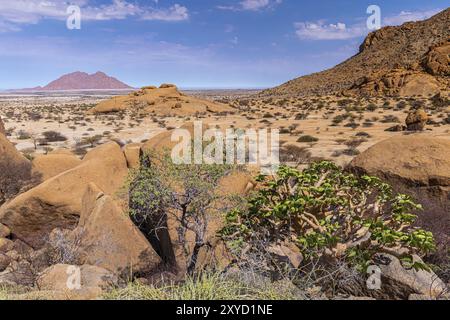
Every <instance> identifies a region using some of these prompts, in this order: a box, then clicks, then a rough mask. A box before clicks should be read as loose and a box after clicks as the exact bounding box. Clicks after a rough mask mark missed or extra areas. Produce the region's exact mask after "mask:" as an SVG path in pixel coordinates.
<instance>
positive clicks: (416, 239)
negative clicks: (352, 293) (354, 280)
mask: <svg viewBox="0 0 450 320" xmlns="http://www.w3.org/2000/svg"><path fill="white" fill-rule="evenodd" d="M258 181H259V182H260V184H261V185H260V188H259V189H258V191H257V192H256V193H255V194H254V195H253V196H252V197H251V199H250V200H249V201H248V205H247V206H246V207H245V208H238V209H235V210H233V211H230V212H229V213H228V214H227V217H226V226H225V228H223V230H222V231H221V235H222V237H223V238H224V239H225V240H226V241H227V243H228V244H229V246H230V248H233V249H234V250H235V251H236V253H237V254H240V255H241V256H242V253H243V252H245V253H249V252H252V251H254V250H261V251H264V250H265V249H266V248H267V247H268V246H270V245H272V244H277V243H283V242H291V241H293V242H294V243H295V244H296V245H297V247H298V248H299V249H300V251H301V253H302V255H303V256H304V259H305V260H304V263H305V262H307V261H308V260H310V259H312V258H317V257H321V258H324V259H326V260H328V261H342V260H344V261H345V262H347V263H349V264H350V265H352V266H355V267H357V268H358V269H359V270H360V271H361V272H363V271H365V270H366V268H367V267H368V266H369V265H372V264H376V263H375V262H374V260H373V258H374V256H375V254H376V253H383V252H384V253H390V254H394V255H396V256H398V257H399V258H400V259H401V260H402V261H403V262H404V263H405V264H407V263H410V262H411V261H412V259H411V257H412V254H419V255H421V254H425V253H428V252H430V251H432V250H434V249H435V245H434V239H433V235H432V234H431V233H430V232H427V231H425V230H422V229H419V228H415V227H412V223H413V222H414V221H415V219H416V216H415V215H414V214H412V213H411V212H413V211H414V210H418V209H421V206H420V205H418V204H416V203H415V202H414V201H413V200H412V199H411V198H410V197H409V196H407V195H404V194H394V193H393V192H392V189H391V187H390V186H389V185H388V184H386V183H383V182H382V181H381V180H380V179H378V178H375V177H370V176H362V177H357V176H354V175H352V174H349V173H346V172H343V171H342V170H341V169H340V168H339V167H337V166H336V165H334V164H333V163H331V162H327V161H324V162H320V163H314V164H312V165H311V166H310V167H309V168H308V169H305V170H304V171H302V172H300V171H298V170H296V169H293V168H289V167H286V166H283V167H280V169H279V171H278V173H277V175H276V176H275V177H264V176H260V177H258ZM414 267H417V268H420V267H426V266H420V265H415V266H414Z"/></svg>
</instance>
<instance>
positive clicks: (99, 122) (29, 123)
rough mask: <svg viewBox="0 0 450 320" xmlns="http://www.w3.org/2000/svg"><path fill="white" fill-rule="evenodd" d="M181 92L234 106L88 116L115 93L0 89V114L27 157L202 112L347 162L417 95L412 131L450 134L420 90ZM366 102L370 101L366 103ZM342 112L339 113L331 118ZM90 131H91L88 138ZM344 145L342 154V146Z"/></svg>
mask: <svg viewBox="0 0 450 320" xmlns="http://www.w3.org/2000/svg"><path fill="white" fill-rule="evenodd" d="M185 93H187V94H192V95H195V96H197V97H202V98H205V99H210V100H217V101H220V102H225V103H228V104H230V105H231V106H233V107H235V108H236V112H235V113H234V114H233V115H227V116H219V115H217V116H215V115H209V116H206V117H205V118H202V119H196V118H194V117H178V118H173V117H167V118H166V117H155V116H153V117H152V116H146V117H139V118H136V117H135V116H132V115H130V114H125V115H117V114H115V115H114V114H112V115H102V116H93V115H89V116H88V115H86V111H87V110H89V109H90V108H92V107H93V106H94V105H95V104H96V103H98V102H100V101H102V100H104V99H108V98H110V97H111V96H112V95H114V94H113V93H109V94H107V93H101V94H95V93H90V94H82V93H78V94H77V93H71V94H67V93H65V94H64V93H61V94H47V95H0V116H1V117H2V118H3V121H4V122H5V126H6V129H7V130H8V131H9V139H10V140H11V141H12V142H13V143H14V144H16V147H17V149H19V150H20V151H22V152H23V153H24V154H26V155H28V156H30V157H32V156H33V155H34V154H36V153H38V154H39V153H45V152H48V151H49V150H51V149H56V148H68V149H72V150H77V149H78V150H77V152H78V153H79V154H80V156H81V155H82V154H83V150H81V149H84V151H85V150H88V149H90V148H91V147H92V146H94V145H97V144H100V143H103V142H107V141H109V140H112V139H118V140H121V141H122V142H123V143H130V142H142V141H145V140H147V139H150V138H151V137H153V136H155V135H156V134H158V133H159V132H162V131H165V130H168V129H171V128H175V127H180V126H181V125H183V124H184V123H186V122H190V121H193V120H202V121H203V122H204V123H206V124H209V125H211V126H219V127H221V128H224V129H225V128H230V127H234V128H235V129H237V128H241V129H246V128H252V129H263V128H276V129H280V130H281V141H282V142H283V145H287V144H289V145H294V146H297V147H298V149H302V150H305V151H308V152H309V153H311V155H312V156H313V157H318V158H324V159H331V160H333V161H335V162H336V163H338V164H340V165H345V164H347V163H348V162H349V161H350V160H351V159H352V158H353V157H354V156H355V155H356V154H357V153H359V152H363V151H364V150H366V149H367V148H369V147H370V146H372V145H374V144H376V143H377V142H379V141H382V140H384V139H387V138H390V137H393V136H395V135H402V134H405V132H387V131H385V129H387V128H389V127H392V126H394V125H396V124H404V121H405V119H406V116H407V113H408V112H409V110H410V109H411V108H413V107H415V106H417V104H418V103H419V104H421V105H423V106H424V107H425V110H426V111H427V112H428V113H429V114H430V116H431V119H432V121H431V124H429V125H428V126H427V129H426V130H425V131H424V132H421V133H415V134H422V135H431V136H436V137H442V138H446V139H450V134H449V132H450V125H449V124H448V123H447V122H445V120H444V119H446V118H448V117H449V115H450V108H449V107H448V106H444V107H439V108H436V107H435V106H433V104H432V102H431V100H430V99H426V98H418V99H387V98H383V99H372V100H370V101H367V100H356V99H352V100H349V101H345V99H346V98H342V97H319V98H309V99H278V100H277V99H266V100H260V99H252V98H248V97H247V95H248V94H253V93H255V91H245V90H236V91H232V90H226V91H220V90H208V91H187V92H185ZM343 100H344V101H343ZM369 104H371V108H368V107H367V106H368V105H369ZM368 109H371V110H372V111H369V110H368ZM342 115H344V118H345V119H344V120H342V121H341V122H339V121H338V120H336V118H339V117H340V116H342ZM352 119H353V120H352ZM333 123H334V124H333ZM46 131H56V132H58V133H60V134H61V135H62V136H64V137H66V138H67V140H66V141H61V142H51V143H48V144H47V145H42V143H41V141H42V137H43V133H44V132H46ZM95 136H97V138H96V139H92V138H93V137H95ZM304 136H310V137H309V138H305V139H304V140H307V141H306V142H301V141H300V142H299V141H298V140H299V138H300V137H304ZM311 137H312V138H311ZM89 139H90V140H89ZM92 140H95V141H94V142H92ZM312 140H317V141H312ZM35 144H36V148H35ZM349 149H350V151H349V152H346V154H345V153H344V154H343V153H342V151H344V150H347V151H348V150H349ZM302 152H303V151H302Z"/></svg>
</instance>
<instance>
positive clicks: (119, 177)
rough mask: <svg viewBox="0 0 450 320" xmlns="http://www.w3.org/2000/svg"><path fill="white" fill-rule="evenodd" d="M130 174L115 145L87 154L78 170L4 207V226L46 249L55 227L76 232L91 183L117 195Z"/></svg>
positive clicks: (0, 219)
mask: <svg viewBox="0 0 450 320" xmlns="http://www.w3.org/2000/svg"><path fill="white" fill-rule="evenodd" d="M127 174H128V169H127V162H126V159H125V156H124V154H123V152H122V150H121V149H120V147H119V145H118V144H117V143H115V142H111V143H107V144H104V145H101V146H99V147H97V148H95V149H93V150H91V151H90V152H88V153H87V154H86V156H85V157H84V159H83V161H82V162H81V163H80V164H79V165H78V166H76V167H74V168H72V169H69V170H67V171H65V172H62V173H60V174H58V175H57V176H54V177H52V178H50V179H48V180H46V181H44V182H43V183H41V184H40V185H38V186H37V187H35V188H33V189H31V190H29V191H27V192H25V193H23V194H21V195H19V196H18V197H16V198H14V199H13V200H12V201H10V202H8V203H6V204H5V205H3V206H2V207H1V208H0V223H2V224H4V225H6V226H8V227H9V229H10V230H11V233H12V234H14V236H15V237H17V238H19V239H21V240H23V241H24V242H26V243H27V244H29V245H31V246H32V247H34V248H37V247H40V246H42V245H43V244H44V243H45V241H46V237H47V236H48V234H49V233H50V232H51V231H52V230H53V229H55V228H65V229H73V228H74V227H75V226H76V225H77V222H78V219H79V216H80V213H81V207H82V204H81V199H82V197H83V194H84V192H85V190H86V186H87V185H88V184H89V183H90V182H95V183H96V184H97V185H98V186H99V187H100V188H101V189H102V190H103V191H104V192H105V193H106V194H108V195H114V194H116V192H117V191H118V190H119V189H120V188H121V187H122V186H123V184H124V182H125V179H126V176H127Z"/></svg>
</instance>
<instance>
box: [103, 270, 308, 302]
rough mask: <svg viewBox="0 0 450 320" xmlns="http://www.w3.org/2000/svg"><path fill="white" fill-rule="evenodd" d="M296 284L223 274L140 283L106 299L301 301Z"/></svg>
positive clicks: (109, 295)
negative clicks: (180, 280) (159, 283)
mask: <svg viewBox="0 0 450 320" xmlns="http://www.w3.org/2000/svg"><path fill="white" fill-rule="evenodd" d="M296 291H297V290H295V288H293V287H292V285H288V284H285V283H284V282H278V283H277V282H275V283H271V282H270V281H268V280H265V279H262V278H259V279H258V280H257V281H246V280H244V279H243V278H240V277H235V276H225V275H221V274H219V273H213V274H202V275H200V276H199V277H197V278H188V279H187V280H186V281H184V282H182V283H179V284H175V283H165V284H162V285H161V286H158V287H156V286H147V285H143V284H141V283H139V282H133V283H130V284H128V286H126V287H125V288H120V289H114V290H112V291H110V292H109V293H107V294H106V295H105V296H104V297H103V298H104V299H106V300H300V299H304V297H303V296H302V295H301V294H299V293H298V292H296Z"/></svg>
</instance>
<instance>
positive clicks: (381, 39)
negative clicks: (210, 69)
mask: <svg viewBox="0 0 450 320" xmlns="http://www.w3.org/2000/svg"><path fill="white" fill-rule="evenodd" d="M449 40H450V9H446V10H444V11H442V12H440V13H439V14H437V15H435V16H433V17H431V18H430V19H428V20H424V21H419V22H408V23H405V24H403V25H402V26H398V27H385V28H382V29H380V30H378V31H374V32H372V33H370V34H369V35H368V36H367V38H366V39H365V40H364V42H363V43H362V45H361V46H360V50H359V53H358V54H357V55H355V56H353V57H351V58H350V59H348V60H347V61H345V62H343V63H341V64H339V65H337V66H336V67H334V68H332V69H329V70H326V71H323V72H319V73H315V74H311V75H308V76H305V77H301V78H297V79H294V80H291V81H289V82H287V83H285V84H283V85H281V86H279V87H276V88H273V89H269V90H265V91H263V92H262V93H261V95H262V96H273V95H275V96H306V95H324V94H334V93H341V92H344V93H350V94H351V93H353V94H362V95H370V96H375V95H402V96H411V95H415V94H417V95H420V94H422V95H428V94H435V93H437V92H438V91H441V90H442V89H444V90H445V89H446V88H448V87H449V75H450V67H449V54H450V42H449Z"/></svg>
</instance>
